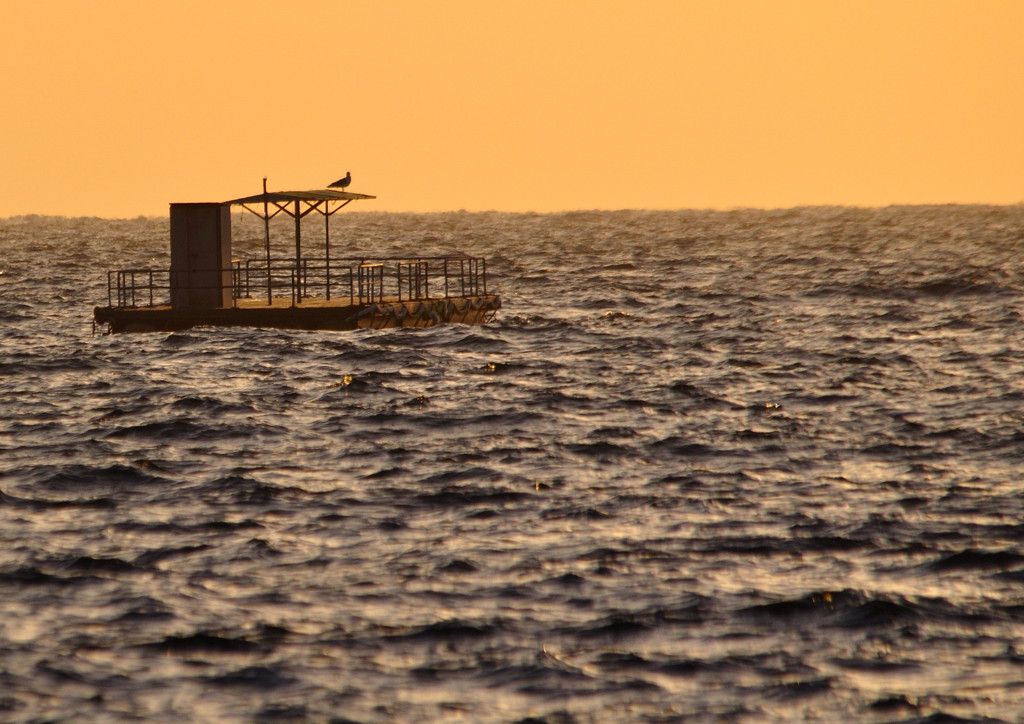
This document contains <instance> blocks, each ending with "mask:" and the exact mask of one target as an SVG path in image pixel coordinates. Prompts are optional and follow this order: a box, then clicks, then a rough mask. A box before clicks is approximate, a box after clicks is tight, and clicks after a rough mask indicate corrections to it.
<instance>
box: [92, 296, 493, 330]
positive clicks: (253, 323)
mask: <svg viewBox="0 0 1024 724" xmlns="http://www.w3.org/2000/svg"><path fill="white" fill-rule="evenodd" d="M500 308H501V298H500V297H499V296H498V295H496V294H489V295H480V296H470V297H451V298H447V299H428V300H424V301H414V302H409V301H397V300H391V301H387V300H385V301H382V302H378V303H376V304H347V303H345V304H341V303H336V302H329V301H326V300H323V299H316V298H312V299H304V300H303V301H302V303H301V304H295V305H292V304H291V303H290V301H288V300H275V303H274V304H269V305H268V304H267V303H266V301H261V302H257V301H253V300H239V302H238V306H235V307H222V308H216V309H174V308H172V307H170V306H156V307H137V308H119V307H96V309H95V312H94V319H95V322H96V324H98V325H101V326H102V325H106V326H107V328H108V329H109V330H110V331H111V332H115V333H120V332H174V331H178V330H183V329H190V328H192V327H202V326H205V327H257V328H259V327H266V328H274V329H307V330H338V331H349V330H355V329H384V328H389V327H431V326H434V325H435V324H447V323H456V324H483V323H485V322H487V321H489V320H491V319H492V318H493V317H494V315H495V313H496V312H497V311H498V309H500Z"/></svg>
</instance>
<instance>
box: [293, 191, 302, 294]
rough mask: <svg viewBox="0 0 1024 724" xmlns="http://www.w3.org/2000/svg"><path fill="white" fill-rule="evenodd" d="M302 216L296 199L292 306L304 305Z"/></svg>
mask: <svg viewBox="0 0 1024 724" xmlns="http://www.w3.org/2000/svg"><path fill="white" fill-rule="evenodd" d="M301 268H302V214H301V213H299V200H298V199H295V289H293V290H292V305H293V306H294V305H295V304H296V302H298V303H299V304H302V276H301V275H302V271H301Z"/></svg>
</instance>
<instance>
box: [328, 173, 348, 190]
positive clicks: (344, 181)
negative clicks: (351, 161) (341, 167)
mask: <svg viewBox="0 0 1024 724" xmlns="http://www.w3.org/2000/svg"><path fill="white" fill-rule="evenodd" d="M350 183H352V172H351V171H346V172H345V178H340V179H338V180H337V181H335V182H334V183H332V184H331V185H330V186H328V187H327V188H329V189H343V188H345V187H346V186H348V185H349V184H350Z"/></svg>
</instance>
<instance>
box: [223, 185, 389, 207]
mask: <svg viewBox="0 0 1024 724" xmlns="http://www.w3.org/2000/svg"><path fill="white" fill-rule="evenodd" d="M375 198H377V197H376V196H367V195H366V194H354V193H352V192H351V191H335V190H333V189H319V190H317V191H268V192H264V193H262V194H256V195H255V196H246V197H245V198H241V199H231V200H230V201H225V202H224V203H225V204H231V205H232V206H235V205H242V204H256V203H260V202H263V201H266V202H267V203H270V204H275V203H288V202H289V201H307V202H310V203H313V202H317V201H356V200H358V199H375Z"/></svg>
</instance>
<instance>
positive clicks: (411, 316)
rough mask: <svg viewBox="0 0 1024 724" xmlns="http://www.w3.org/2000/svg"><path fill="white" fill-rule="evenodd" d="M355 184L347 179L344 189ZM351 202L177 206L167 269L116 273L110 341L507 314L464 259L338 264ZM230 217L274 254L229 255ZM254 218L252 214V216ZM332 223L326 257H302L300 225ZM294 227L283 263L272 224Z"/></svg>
mask: <svg viewBox="0 0 1024 724" xmlns="http://www.w3.org/2000/svg"><path fill="white" fill-rule="evenodd" d="M348 178H350V177H346V180H347V179H348ZM372 198H375V197H373V196H367V195H365V194H356V193H352V192H349V191H337V190H334V189H322V190H317V191H281V192H268V191H267V180H266V179H263V193H262V194H257V195H255V196H247V197H244V198H240V199H234V200H232V201H225V202H218V203H190V204H171V213H170V216H171V265H170V268H169V269H162V270H157V269H121V270H116V271H110V272H107V306H105V307H96V309H95V310H94V312H93V319H94V322H95V324H98V325H105V326H106V327H107V329H108V330H109V331H110V332H173V331H178V330H182V329H189V328H191V327H198V326H214V327H256V328H260V327H270V328H277V329H307V330H316V329H323V330H338V331H347V330H355V329H384V328H388V327H430V326H433V325H435V324H448V323H457V324H485V323H487V322H489V321H491V320H492V319H494V316H495V314H496V313H497V311H498V310H499V309H500V308H501V298H500V297H499V296H498V295H497V294H493V293H491V292H488V290H487V262H486V260H485V259H483V258H480V257H473V256H466V255H461V254H459V255H451V256H433V257H421V256H415V255H413V256H409V257H389V258H372V257H369V258H368V257H367V256H365V255H359V256H357V255H355V254H353V253H352V250H351V249H349V250H347V253H346V258H341V259H339V258H337V256H336V255H332V249H331V235H330V217H331V216H332V215H333V214H334V213H336V212H337V211H340V210H341V209H342V208H344V207H345V206H347V205H348V204H349V203H350V202H352V201H355V200H358V199H372ZM232 206H241V207H242V208H244V209H245V210H246V211H249V212H251V213H253V214H255V215H257V216H259V217H260V218H261V219H262V220H263V222H264V231H265V237H266V238H265V254H264V256H256V257H252V258H248V259H236V258H234V257H233V255H232V238H231V214H230V210H231V207H232ZM254 207H255V208H254ZM313 212H316V213H319V214H321V215H322V216H323V217H324V222H325V229H324V241H323V248H322V249H321V250H320V253H319V254H316V255H313V256H309V255H306V254H304V253H303V249H302V232H301V229H302V224H301V221H302V218H303V217H304V216H306V215H308V214H310V213H313ZM281 213H284V214H286V215H288V216H291V217H292V218H293V219H294V220H295V252H294V256H284V255H280V254H279V255H276V256H275V255H274V254H273V253H272V246H271V241H270V220H271V219H272V218H273V217H275V216H277V215H278V214H281Z"/></svg>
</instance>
